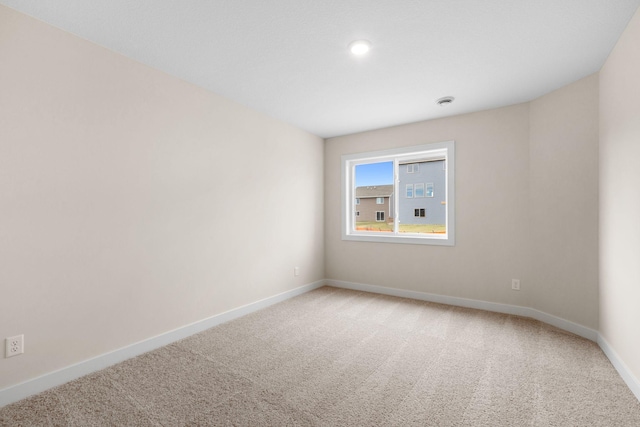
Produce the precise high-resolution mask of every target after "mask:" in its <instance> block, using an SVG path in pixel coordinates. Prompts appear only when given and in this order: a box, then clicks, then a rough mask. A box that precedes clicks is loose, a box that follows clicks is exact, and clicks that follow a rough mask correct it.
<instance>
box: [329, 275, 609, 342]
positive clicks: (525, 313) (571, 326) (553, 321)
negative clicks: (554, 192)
mask: <svg viewBox="0 0 640 427" xmlns="http://www.w3.org/2000/svg"><path fill="white" fill-rule="evenodd" d="M325 283H326V284H327V285H329V286H334V287H336V288H344V289H352V290H356V291H364V292H373V293H376V294H384V295H392V296H396V297H402V298H412V299H417V300H420V301H429V302H436V303H440V304H448V305H455V306H458V307H467V308H476V309H479V310H486V311H493V312H496V313H505V314H514V315H516V316H522V317H530V318H532V319H536V320H539V321H541V322H544V323H547V324H549V325H552V326H555V327H556V328H560V329H562V330H565V331H568V332H571V333H574V334H576V335H579V336H581V337H583V338H586V339H588V340H591V341H597V340H598V332H597V331H595V330H593V329H590V328H587V327H586V326H582V325H579V324H577V323H573V322H570V321H568V320H565V319H562V318H560V317H556V316H553V315H551V314H548V313H545V312H543V311H540V310H536V309H534V308H529V307H522V306H519V305H510V304H501V303H497V302H489V301H480V300H474V299H468V298H458V297H450V296H446V295H438V294H429V293H426V292H418V291H407V290H404V289H396V288H386V287H383V286H375V285H367V284H363V283H353V282H344V281H341V280H331V279H327V280H326V281H325Z"/></svg>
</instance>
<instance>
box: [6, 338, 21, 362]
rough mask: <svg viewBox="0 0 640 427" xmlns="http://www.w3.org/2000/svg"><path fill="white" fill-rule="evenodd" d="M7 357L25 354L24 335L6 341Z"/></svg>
mask: <svg viewBox="0 0 640 427" xmlns="http://www.w3.org/2000/svg"><path fill="white" fill-rule="evenodd" d="M5 350H6V352H5V355H6V357H13V356H17V355H19V354H22V353H24V335H16V336H15V337H8V338H7V339H5Z"/></svg>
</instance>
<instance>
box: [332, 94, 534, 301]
mask: <svg viewBox="0 0 640 427" xmlns="http://www.w3.org/2000/svg"><path fill="white" fill-rule="evenodd" d="M448 140H455V141H456V246H454V247H444V246H427V245H403V244H392V243H369V242H366V243H365V242H356V241H343V240H341V231H340V210H341V209H340V156H341V155H342V154H350V153H358V152H366V151H373V150H382V149H388V148H396V147H403V146H413V145H419V144H425V143H428V142H438V141H448ZM528 141H529V105H528V104H521V105H516V106H512V107H507V108H501V109H496V110H490V111H483V112H479V113H474V114H467V115H461V116H455V117H449V118H445V119H438V120H431V121H425V122H420V123H414V124H410V125H404V126H397V127H392V128H387V129H381V130H376V131H371V132H365V133H359V134H354V135H348V136H344V137H337V138H331V139H329V140H327V141H326V144H325V205H326V210H325V219H326V226H325V235H326V243H325V248H326V271H327V278H328V279H334V280H342V281H349V282H357V283H365V284H371V285H378V286H385V287H391V288H399V289H404V290H411V291H421V292H429V293H436V294H442V295H448V296H455V297H464V298H473V299H477V300H485V301H493V302H501V303H508V304H516V305H528V304H529V299H530V296H531V290H532V286H531V283H530V280H529V277H528V271H529V270H528V266H529V264H528V260H529V248H528V241H529V238H528V236H529V233H528V209H529V208H528V194H529V144H528ZM380 259H383V260H385V262H378V261H376V260H380ZM512 278H518V279H521V280H522V291H520V292H516V291H512V290H511V279H512Z"/></svg>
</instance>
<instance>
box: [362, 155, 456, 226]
mask: <svg viewBox="0 0 640 427" xmlns="http://www.w3.org/2000/svg"><path fill="white" fill-rule="evenodd" d="M445 162H446V160H445V159H433V158H427V159H411V160H406V161H398V162H397V163H396V164H397V170H394V162H393V161H385V162H379V163H365V164H358V165H356V166H355V177H354V178H355V179H354V185H355V188H354V192H353V194H354V196H355V197H354V201H353V203H354V205H358V210H357V211H356V210H355V209H354V210H353V212H354V216H355V217H356V218H355V219H354V221H353V224H354V227H355V230H356V231H368V232H380V233H388V232H393V231H394V226H395V224H394V223H395V222H396V221H397V222H398V232H400V233H418V234H445V233H446V215H447V209H446V191H445V185H446V167H445V166H444V163H445ZM394 177H397V179H398V184H399V185H398V187H397V188H400V189H403V190H404V191H403V192H402V193H401V194H400V198H399V199H398V200H397V204H396V200H395V197H396V195H395V194H394ZM396 210H397V212H396Z"/></svg>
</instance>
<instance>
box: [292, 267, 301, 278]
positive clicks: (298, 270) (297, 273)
mask: <svg viewBox="0 0 640 427" xmlns="http://www.w3.org/2000/svg"><path fill="white" fill-rule="evenodd" d="M293 275H294V276H299V275H300V267H293Z"/></svg>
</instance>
